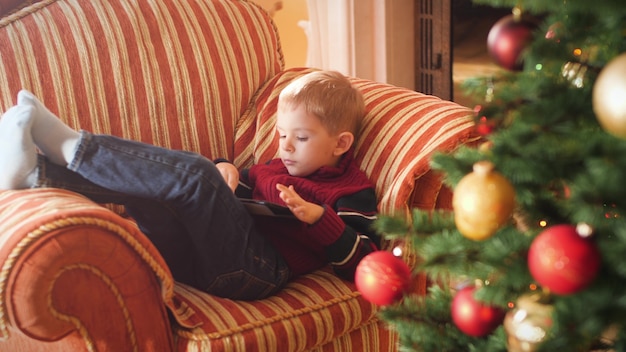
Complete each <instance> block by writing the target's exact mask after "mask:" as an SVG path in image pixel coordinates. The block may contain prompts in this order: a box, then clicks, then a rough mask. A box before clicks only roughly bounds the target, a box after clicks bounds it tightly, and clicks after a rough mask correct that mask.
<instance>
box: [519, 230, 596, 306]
mask: <svg viewBox="0 0 626 352" xmlns="http://www.w3.org/2000/svg"><path fill="white" fill-rule="evenodd" d="M528 268H529V269H530V273H531V275H532V276H533V278H534V279H535V280H537V282H538V283H539V284H540V285H542V286H543V287H545V288H547V289H549V290H550V291H551V292H553V293H555V294H560V295H568V294H572V293H576V292H578V291H580V290H582V289H583V288H585V287H587V286H588V285H589V284H591V282H592V281H593V280H594V279H595V277H596V275H597V274H598V270H600V253H599V251H598V249H597V248H596V246H595V245H594V243H593V242H592V241H591V240H590V239H586V238H583V237H581V236H580V235H579V234H578V232H577V231H576V227H575V226H572V225H556V226H552V227H550V228H548V229H545V230H544V231H543V232H541V233H540V234H539V235H537V237H536V238H535V239H534V240H533V242H532V243H531V245H530V248H529V250H528Z"/></svg>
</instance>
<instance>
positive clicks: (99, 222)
mask: <svg viewBox="0 0 626 352" xmlns="http://www.w3.org/2000/svg"><path fill="white" fill-rule="evenodd" d="M0 267H1V270H0V338H1V340H7V339H8V337H9V334H12V333H13V334H17V335H20V336H22V335H26V336H28V337H29V338H32V339H36V340H40V341H58V340H60V339H63V340H64V341H66V342H67V340H69V341H70V342H69V345H71V346H74V347H76V346H80V349H85V350H112V351H122V350H129V347H130V348H131V350H138V351H141V350H149V349H150V348H149V347H150V346H152V348H154V346H159V348H161V347H162V348H163V350H166V349H167V346H170V349H171V346H173V341H172V332H171V327H170V322H169V321H168V315H167V309H166V304H170V305H171V300H172V296H173V285H174V282H173V279H172V277H171V274H170V272H169V269H168V268H167V266H166V265H165V262H164V261H163V259H162V258H161V256H160V255H159V253H158V252H157V250H156V249H155V248H154V246H152V244H151V243H150V241H149V240H148V239H147V238H146V237H145V236H144V235H143V234H142V233H141V232H140V231H139V230H138V228H137V227H136V226H135V225H134V224H133V223H132V222H131V221H129V220H126V219H123V218H122V217H120V216H118V215H117V214H115V213H113V212H111V211H110V210H108V209H106V208H104V207H102V206H99V205H97V204H95V203H93V202H91V201H90V200H88V199H86V198H84V197H82V196H80V195H77V194H75V193H72V192H69V191H64V190H59V189H53V188H43V189H31V190H20V191H0ZM16 340H19V339H13V338H12V339H11V340H10V341H9V342H7V343H16V342H15V341H16ZM3 343H4V342H2V341H0V349H3V350H4V347H5V345H3ZM66 346H67V343H66ZM7 347H8V346H7Z"/></svg>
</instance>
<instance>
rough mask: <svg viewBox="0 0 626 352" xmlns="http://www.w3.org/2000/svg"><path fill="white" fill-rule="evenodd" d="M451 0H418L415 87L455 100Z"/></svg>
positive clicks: (419, 90)
mask: <svg viewBox="0 0 626 352" xmlns="http://www.w3.org/2000/svg"><path fill="white" fill-rule="evenodd" d="M451 1H452V0H415V50H416V53H415V90H417V91H418V92H422V93H426V94H432V95H436V96H438V97H440V98H442V99H446V100H452V44H451V43H452V34H451V33H452V29H451V27H452V4H451Z"/></svg>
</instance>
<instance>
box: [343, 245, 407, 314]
mask: <svg viewBox="0 0 626 352" xmlns="http://www.w3.org/2000/svg"><path fill="white" fill-rule="evenodd" d="M354 283H355V284H356V288H357V290H359V292H361V295H362V296H363V298H365V299H366V300H367V301H369V302H371V303H374V304H377V305H380V306H386V305H390V304H392V303H394V302H396V301H398V300H399V299H400V298H402V296H403V295H404V293H405V292H406V291H407V290H408V289H409V286H410V283H411V269H409V266H408V265H407V264H406V263H405V262H404V261H403V260H402V259H400V258H398V257H396V256H394V255H393V254H391V252H387V251H376V252H373V253H370V254H368V255H367V256H365V258H363V259H362V260H361V262H360V263H359V265H358V266H357V268H356V273H355V275H354Z"/></svg>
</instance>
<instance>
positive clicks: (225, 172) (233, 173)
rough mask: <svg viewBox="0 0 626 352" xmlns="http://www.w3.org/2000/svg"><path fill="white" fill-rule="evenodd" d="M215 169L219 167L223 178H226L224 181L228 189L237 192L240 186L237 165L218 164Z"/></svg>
mask: <svg viewBox="0 0 626 352" xmlns="http://www.w3.org/2000/svg"><path fill="white" fill-rule="evenodd" d="M215 167H217V169H218V170H219V171H220V173H221V174H222V177H224V181H226V183H227V184H228V187H230V189H232V190H233V192H235V190H236V189H237V185H239V170H237V168H236V167H235V165H233V164H231V163H226V162H223V163H217V164H215Z"/></svg>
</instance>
